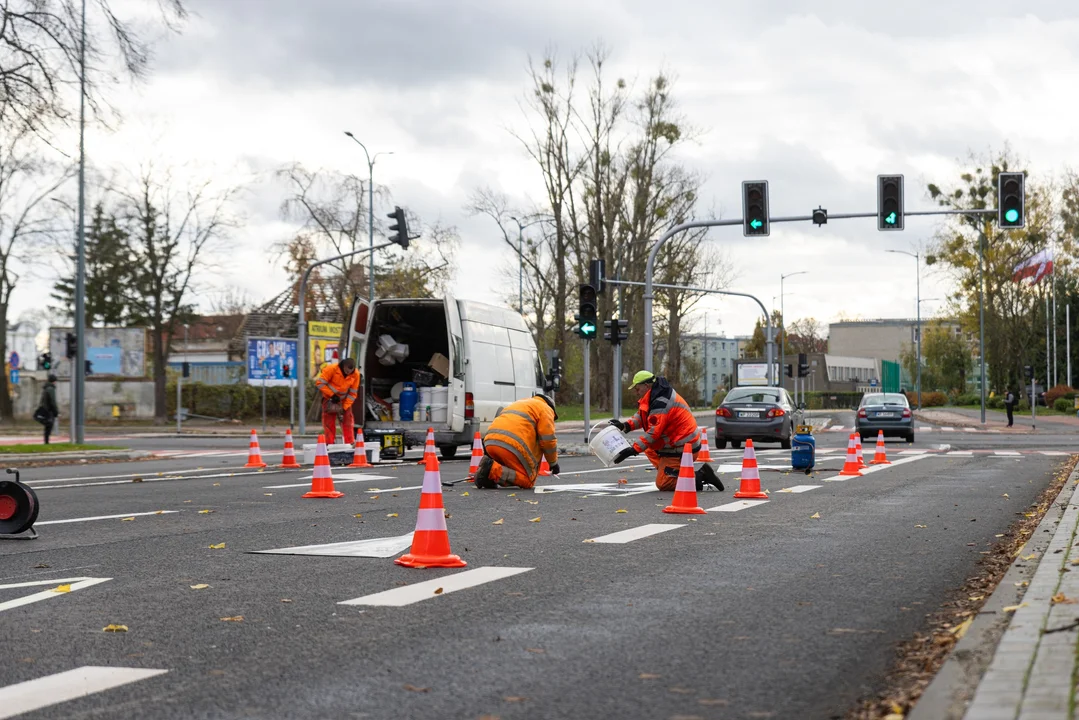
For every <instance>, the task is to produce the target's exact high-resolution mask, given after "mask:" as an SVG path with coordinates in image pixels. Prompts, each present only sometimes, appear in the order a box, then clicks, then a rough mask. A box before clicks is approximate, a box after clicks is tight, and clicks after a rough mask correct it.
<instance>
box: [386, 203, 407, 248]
mask: <svg viewBox="0 0 1079 720" xmlns="http://www.w3.org/2000/svg"><path fill="white" fill-rule="evenodd" d="M387 217H388V218H390V219H391V220H393V221H394V222H396V223H397V224H396V225H390V230H391V231H395V232H394V234H392V235H390V242H395V243H397V244H398V245H400V246H401V247H402V248H404V249H405V250H408V241H409V239H410V238H409V237H408V221H407V220H405V211H404V210H402V209H401V208H399V207H397V206H396V205H395V206H394V208H393V212H392V213H389V214H388V215H387Z"/></svg>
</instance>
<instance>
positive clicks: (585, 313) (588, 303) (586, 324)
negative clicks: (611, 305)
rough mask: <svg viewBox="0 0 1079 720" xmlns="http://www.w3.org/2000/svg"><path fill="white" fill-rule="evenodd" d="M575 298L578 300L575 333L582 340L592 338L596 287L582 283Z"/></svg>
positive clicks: (594, 334)
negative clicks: (578, 313)
mask: <svg viewBox="0 0 1079 720" xmlns="http://www.w3.org/2000/svg"><path fill="white" fill-rule="evenodd" d="M577 299H578V301H579V302H580V316H579V318H578V320H579V322H580V324H579V325H578V329H577V334H578V335H580V336H581V338H582V339H583V340H593V339H595V337H596V288H594V287H592V286H591V285H588V284H582V285H581V286H580V287H578V289H577Z"/></svg>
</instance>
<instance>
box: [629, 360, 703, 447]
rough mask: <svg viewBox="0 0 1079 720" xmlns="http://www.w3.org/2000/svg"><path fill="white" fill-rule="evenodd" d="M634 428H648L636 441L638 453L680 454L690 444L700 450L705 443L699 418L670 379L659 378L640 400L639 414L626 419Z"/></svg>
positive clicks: (630, 427)
mask: <svg viewBox="0 0 1079 720" xmlns="http://www.w3.org/2000/svg"><path fill="white" fill-rule="evenodd" d="M626 425H628V426H629V429H630V430H640V429H642V428H643V429H644V431H645V432H644V435H642V436H641V438H640V439H639V440H637V441H636V442H634V443H633V449H634V450H636V451H637V452H644V450H646V449H649V450H654V451H655V452H657V453H659V454H660V455H680V454H681V453H682V448H683V446H684V445H685V444H686V443H690V444H691V445H692V446H693V451H694V452H696V451H697V450H699V449H700V446H701V431H700V428H698V427H697V418H695V417H693V412H692V411H691V410H690V409H689V405H688V404H687V403H686V401H685V400H683V399H682V396H681V395H679V394H678V393H676V392H675V391H674V388H673V387H671V384H670V383H669V382H667V378H663V377H659V378H656V381H655V382H654V383H652V388H651V389H650V390H649V391H648V392H647V393H645V396H644V397H642V398H641V399H640V401H639V402H638V403H637V413H636V414H635V415H634V416H633V417H631V418H630V419H629V420H627V421H626Z"/></svg>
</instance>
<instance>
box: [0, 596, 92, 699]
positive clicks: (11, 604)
mask: <svg viewBox="0 0 1079 720" xmlns="http://www.w3.org/2000/svg"><path fill="white" fill-rule="evenodd" d="M109 580H112V578H88V577H77V578H58V579H56V580H34V581H33V582H24V583H12V584H10V585H0V590H7V589H11V588H24V587H41V586H42V585H49V586H51V587H50V588H49V589H48V590H43V591H41V592H38V593H34V594H33V595H27V596H25V597H21V598H15V599H14V600H8V601H6V602H2V603H0V612H3V611H4V610H12V609H14V608H17V607H22V606H23V605H30V604H31V603H36V602H41V601H42V600H49V599H50V598H55V597H62V596H64V595H67V593H58V592H56V588H57V587H58V586H60V585H70V586H71V592H75V591H76V590H82V589H83V588H88V587H91V586H93V585H99V584H101V583H103V582H108V581H109ZM2 695H3V691H0V696H2ZM0 708H3V703H0ZM0 712H2V710H0Z"/></svg>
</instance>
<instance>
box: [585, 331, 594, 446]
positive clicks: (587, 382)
mask: <svg viewBox="0 0 1079 720" xmlns="http://www.w3.org/2000/svg"><path fill="white" fill-rule="evenodd" d="M591 351H592V347H591V341H589V340H585V341H584V441H585V443H586V444H587V443H588V435H589V430H591V429H592V418H591V416H590V415H589V403H590V401H591V397H590V395H591V393H590V392H589V391H590V390H591V388H590V387H589V385H590V384H591V383H590V381H591V378H590V377H589V376H590V371H591V368H592V352H591Z"/></svg>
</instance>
